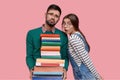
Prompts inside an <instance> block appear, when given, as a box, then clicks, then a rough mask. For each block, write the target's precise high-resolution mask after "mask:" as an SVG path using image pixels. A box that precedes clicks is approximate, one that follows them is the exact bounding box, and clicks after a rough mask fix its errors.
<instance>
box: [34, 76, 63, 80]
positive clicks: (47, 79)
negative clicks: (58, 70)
mask: <svg viewBox="0 0 120 80" xmlns="http://www.w3.org/2000/svg"><path fill="white" fill-rule="evenodd" d="M32 80H63V78H62V76H33V77H32Z"/></svg>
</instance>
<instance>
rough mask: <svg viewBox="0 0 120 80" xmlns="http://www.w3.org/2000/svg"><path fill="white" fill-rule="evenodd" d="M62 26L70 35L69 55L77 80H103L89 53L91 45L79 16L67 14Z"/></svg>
mask: <svg viewBox="0 0 120 80" xmlns="http://www.w3.org/2000/svg"><path fill="white" fill-rule="evenodd" d="M62 27H63V29H64V31H65V32H66V33H67V34H68V35H69V57H70V61H71V65H72V68H73V73H74V78H75V80H102V78H101V77H100V75H99V74H98V73H97V71H96V69H95V67H94V66H93V63H92V61H91V59H90V57H89V55H88V52H89V45H88V43H87V41H86V39H85V36H84V35H83V34H82V32H81V31H80V29H79V19H78V17H77V16H76V15H75V14H68V15H66V16H65V17H64V18H63V21H62Z"/></svg>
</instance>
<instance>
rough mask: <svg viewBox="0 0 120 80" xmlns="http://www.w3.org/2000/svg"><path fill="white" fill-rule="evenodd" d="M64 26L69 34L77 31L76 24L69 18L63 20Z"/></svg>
mask: <svg viewBox="0 0 120 80" xmlns="http://www.w3.org/2000/svg"><path fill="white" fill-rule="evenodd" d="M62 27H63V30H64V31H65V33H67V34H69V35H70V34H72V33H74V32H75V29H74V26H73V25H72V23H71V21H70V19H69V18H65V19H64V20H63V24H62Z"/></svg>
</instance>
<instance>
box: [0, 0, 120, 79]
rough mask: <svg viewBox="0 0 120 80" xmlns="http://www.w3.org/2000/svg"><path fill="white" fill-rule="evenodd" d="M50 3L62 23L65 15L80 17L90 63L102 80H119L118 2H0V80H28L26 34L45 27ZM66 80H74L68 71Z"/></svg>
mask: <svg viewBox="0 0 120 80" xmlns="http://www.w3.org/2000/svg"><path fill="white" fill-rule="evenodd" d="M52 3H56V4H58V5H59V6H60V7H61V8H62V11H63V13H62V16H61V20H62V18H63V16H64V15H66V14H68V13H75V14H77V15H78V16H79V19H80V28H81V30H82V32H83V33H84V34H85V35H86V38H87V40H88V42H89V44H90V45H91V52H90V56H91V59H92V60H93V63H94V65H95V67H96V68H97V70H98V72H99V73H100V74H101V75H102V76H103V78H104V80H120V69H119V68H120V62H118V60H119V59H120V58H119V57H120V49H119V48H120V42H119V41H120V36H119V35H118V34H120V29H119V27H120V5H119V3H120V1H119V0H99V1H98V0H0V54H1V55H0V80H29V71H28V68H27V66H26V62H25V56H26V51H25V50H26V49H25V48H26V46H25V42H26V41H25V40H26V33H27V31H28V30H30V29H33V28H37V27H39V26H41V25H42V24H43V23H44V20H45V19H44V17H45V16H44V14H45V11H46V9H47V7H48V5H50V4H52ZM61 20H60V21H59V23H58V24H57V26H58V28H59V29H61ZM68 80H73V75H72V69H71V67H69V71H68Z"/></svg>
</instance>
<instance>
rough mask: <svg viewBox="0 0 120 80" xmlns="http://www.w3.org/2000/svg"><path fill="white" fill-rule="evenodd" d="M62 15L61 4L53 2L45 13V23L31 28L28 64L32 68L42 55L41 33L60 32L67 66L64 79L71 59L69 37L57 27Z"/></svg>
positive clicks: (63, 57) (27, 40) (28, 41)
mask: <svg viewBox="0 0 120 80" xmlns="http://www.w3.org/2000/svg"><path fill="white" fill-rule="evenodd" d="M60 15H61V9H60V7H59V6H57V5H55V4H52V5H50V6H49V7H48V9H47V12H46V14H45V18H46V21H45V24H43V25H42V26H41V27H39V28H36V29H33V30H30V31H29V32H28V33H27V38H26V52H27V54H26V64H27V66H28V68H29V70H30V72H31V71H32V69H33V68H34V66H35V63H36V59H37V58H40V57H41V53H40V48H41V42H40V34H51V33H52V34H59V35H60V40H61V46H60V48H61V49H60V54H61V57H62V59H65V67H64V73H65V76H64V79H65V78H66V71H67V69H68V65H69V59H68V53H67V52H68V50H67V46H68V38H67V35H66V34H65V33H64V32H62V31H60V30H59V29H57V28H56V27H55V25H56V23H57V22H58V21H59V19H60Z"/></svg>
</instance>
